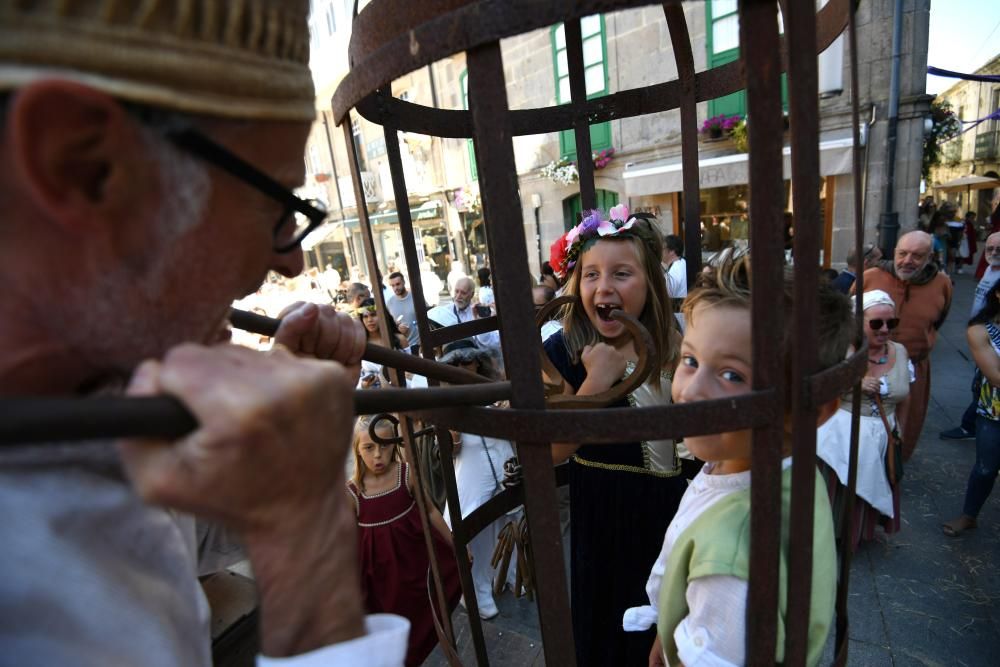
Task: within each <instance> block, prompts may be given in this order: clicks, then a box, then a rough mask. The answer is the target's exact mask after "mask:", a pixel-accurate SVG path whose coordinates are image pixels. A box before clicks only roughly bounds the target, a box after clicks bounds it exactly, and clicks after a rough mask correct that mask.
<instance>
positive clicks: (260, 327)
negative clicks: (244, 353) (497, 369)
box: [229, 290, 489, 384]
mask: <svg viewBox="0 0 1000 667" xmlns="http://www.w3.org/2000/svg"><path fill="white" fill-rule="evenodd" d="M376 291H378V292H381V290H376ZM379 312H382V313H388V312H389V311H388V309H386V308H385V305H384V302H383V305H382V306H381V310H380V311H379ZM229 321H230V322H231V323H232V325H233V326H234V327H236V328H237V329H243V330H244V331H249V332H251V333H256V334H260V335H262V336H274V334H275V332H276V331H277V330H278V325H280V324H281V320H279V319H277V318H274V317H267V316H265V315H258V314H257V313H251V312H247V311H245V310H238V309H236V308H231V309H230V311H229ZM383 325H385V322H384V321H380V323H379V326H380V327H381V326H383ZM361 358H362V359H365V360H367V361H371V362H374V363H376V364H382V365H383V366H390V367H392V368H395V369H398V370H403V371H409V372H411V373H417V374H419V375H423V376H425V377H427V378H433V379H435V380H440V381H441V382H448V383H450V384H482V383H485V382H489V380H487V379H486V378H484V377H482V376H479V375H476V374H475V373H471V372H469V371H467V370H465V369H463V368H458V367H457V366H449V365H448V364H442V363H439V362H437V361H434V360H432V359H424V358H421V357H418V356H415V355H412V354H408V353H406V352H400V351H398V350H393V349H391V348H389V347H388V345H373V344H372V343H367V344H366V345H365V351H364V354H363V355H362V357H361Z"/></svg>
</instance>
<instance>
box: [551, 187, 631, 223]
mask: <svg viewBox="0 0 1000 667" xmlns="http://www.w3.org/2000/svg"><path fill="white" fill-rule="evenodd" d="M596 194H597V208H599V209H601V211H603V212H604V213H605V214H606V213H607V212H608V209H610V208H611V207H612V206H617V205H618V193H617V192H612V191H611V190H598V191H597V193H596ZM582 213H583V200H582V199H580V195H579V194H575V195H573V196H572V197H567V198H566V199H563V227H565V231H567V232H568V231H569V230H570V229H572V228H573V227H575V226H576V225H578V224H579V223H580V217H581V214H582Z"/></svg>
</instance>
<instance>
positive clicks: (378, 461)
mask: <svg viewBox="0 0 1000 667" xmlns="http://www.w3.org/2000/svg"><path fill="white" fill-rule="evenodd" d="M359 428H361V429H362V430H361V433H360V437H359V438H358V453H359V454H360V455H361V460H362V461H364V463H365V468H367V469H368V472H371V473H373V474H375V475H381V474H382V473H384V472H385V471H386V470H388V468H389V464H390V463H391V462H392V455H393V452H395V451H396V445H380V444H377V443H375V442H373V441H372V438H371V435H369V434H368V429H367V428H366V427H359ZM378 434H379V436H380V437H383V438H391V437H392V429H390V428H386V429H384V430H383V429H378Z"/></svg>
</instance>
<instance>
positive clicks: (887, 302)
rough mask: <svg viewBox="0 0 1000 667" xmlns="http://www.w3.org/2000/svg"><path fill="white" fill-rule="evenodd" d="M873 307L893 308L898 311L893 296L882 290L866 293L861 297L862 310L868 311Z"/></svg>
mask: <svg viewBox="0 0 1000 667" xmlns="http://www.w3.org/2000/svg"><path fill="white" fill-rule="evenodd" d="M872 306H891V307H892V309H893V310H896V302H895V301H893V300H892V297H891V296H889V295H888V294H886V293H885V292H883V291H882V290H880V289H873V290H871V291H870V292H865V293H864V294H863V295H862V297H861V309H862V310H868V309H869V308H871V307H872Z"/></svg>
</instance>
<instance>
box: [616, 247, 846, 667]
mask: <svg viewBox="0 0 1000 667" xmlns="http://www.w3.org/2000/svg"><path fill="white" fill-rule="evenodd" d="M749 274H750V261H749V256H744V257H742V258H739V259H736V260H730V261H727V262H725V263H724V264H723V265H722V266H721V267H719V268H718V269H716V270H714V271H712V272H711V273H706V274H703V275H702V277H701V278H700V281H699V285H698V287H697V288H696V289H695V290H694V291H692V292H691V294H690V295H689V296H688V298H687V300H686V301H685V303H684V308H683V311H684V315H685V318H686V320H687V330H686V331H685V334H684V341H683V343H682V344H681V358H680V363H679V365H678V367H677V371H676V373H675V375H674V382H673V386H672V395H673V400H674V402H675V403H687V402H690V401H700V400H707V399H716V398H727V397H731V396H738V395H740V394H745V393H747V392H749V391H750V387H751V380H752V377H751V368H752V366H751V345H750V342H751V316H750V275H749ZM791 294H792V285H791V281H790V276H786V280H785V289H784V299H783V303H784V312H785V319H784V322H785V330H784V332H776V331H773V332H772V331H765V332H757V333H758V335H782V340H783V343H784V344H783V345H782V349H783V350H784V351H785V352H784V354H785V359H784V362H785V369H786V376H787V375H788V373H789V370H790V356H791V355H790V353H789V351H790V350H791V349H792V348H793V346H794V344H795V341H794V340H793V339H792V338H791V329H792V317H791V306H792V301H791ZM814 298H815V299H816V300H817V301H818V305H819V315H818V322H817V323H816V325H817V330H818V331H819V337H820V341H819V365H820V368H828V367H830V366H833V365H835V364H837V363H838V362H840V361H842V360H843V359H844V358H845V355H846V352H847V350H848V347H849V345H850V343H851V341H852V338H853V335H854V326H853V316H852V313H851V307H850V302H849V301H848V299H847V298H846V297H844V296H843V295H841V294H839V293H838V292H836V291H835V290H833V289H831V288H829V287H828V286H826V285H821V286H820V292H819V293H818V294H817V295H816V296H815V297H814ZM792 391H794V389H792V388H789V389H788V393H786V398H787V400H788V401H789V405H786V412H785V438H784V447H783V451H784V454H785V456H786V458H785V459H784V461H783V474H782V544H781V569H780V572H781V575H780V584H779V599H780V602H779V618H778V650H777V655H776V656H775V659H776V660H777V661H778V662H781V661H782V660H783V654H784V628H785V620H786V618H787V611H788V610H787V608H786V604H787V595H786V586H787V558H788V549H789V536H788V530H789V527H788V526H789V524H788V507H789V497H790V487H791V474H790V473H791V468H790V466H791V457H790V456H789V454H790V453H791V415H790V414H789V410H788V408H789V406H790V401H791V399H790V393H791V392H792ZM836 409H837V399H836V398H834V399H832V400H831V401H830V402H829V404H827V405H824V406H823V407H822V408H821V409H820V414H819V420H818V424H817V426H818V425H819V424H822V423H823V422H824V421H825V420H826V419H828V418H829V417H830V415H832V414H833V412H834V411H836ZM751 434H752V431H751V430H744V431H735V432H730V433H719V434H713V435H704V436H697V437H689V438H685V444H686V445H687V447H688V449H689V450H690V451H691V453H692V454H694V455H695V456H696V457H697V458H699V459H701V460H703V461H705V462H706V463H705V466H704V467H703V468H702V471H701V472H700V473H699V474H698V475H697V476H696V477H695V479H694V480H692V482H691V485H690V486H689V488H688V490H687V491H686V493H685V495H684V498H683V499H682V500H681V504H680V507H679V509H678V511H677V514H676V515H675V517H674V519H673V521H672V522H671V524H670V527H669V528H668V529H667V533H666V536H665V538H664V543H663V549H662V551H661V553H660V557H659V558H658V559H657V561H656V564H655V565H654V567H653V570H652V572H651V573H650V578H649V582H648V583H647V587H646V591H647V593H648V594H649V598H650V601H651V603H652V606H653V607H654V608H655V607H657V606H658V607H659V608H658V609H656V610H654V611H653V615H652V616H650V610H649V608H639V610H645V612H644V614H645V618H647V619H649V620H651V618H657V619H658V623H657V625H658V634H657V639H656V642H655V643H654V645H653V648H652V650H651V652H650V665H656V664H664V665H678V664H688V665H691V664H711V665H730V664H732V665H742V664H744V663H745V662H746V656H745V644H746V638H745V634H746V630H745V628H746V613H747V612H746V603H747V582H748V579H749V574H750V573H749V555H750V554H749V551H750V540H751V536H750V533H749V529H750V458H751V456H750V453H751ZM836 562H837V560H836V551H835V546H834V532H833V522H832V518H831V512H830V505H829V501H828V498H827V494H826V490H825V487H823V485H822V480H821V479H820V477H819V476H817V480H816V495H815V508H814V528H813V569H812V600H811V605H810V609H809V614H810V616H809V637H808V663H809V664H810V665H812V664H815V663H816V662H817V661H818V660H819V658H820V655H821V653H822V650H823V645H824V643H825V641H826V638H827V634H828V633H829V630H830V626H831V623H832V620H833V611H834V597H835V588H836V580H837V574H836ZM634 611H638V610H629V612H633V613H634ZM629 612H627V613H626V617H625V624H626V625H628V624H629V622H630V616H629ZM797 613H801V612H798V611H797ZM639 616H640V617H642V616H643V614H639ZM631 620H632V621H633V622H634V621H635V620H636V616H634V615H633V617H632V618H631ZM649 620H647V621H646V622H649Z"/></svg>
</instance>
